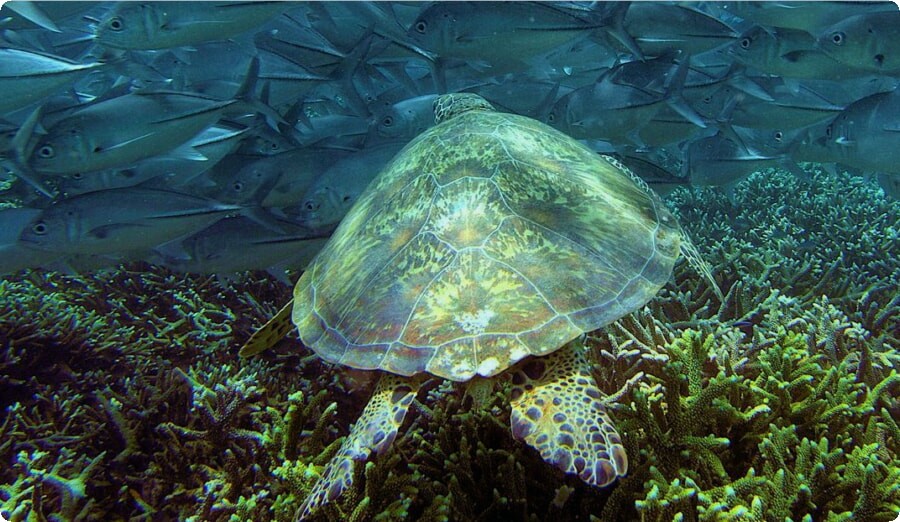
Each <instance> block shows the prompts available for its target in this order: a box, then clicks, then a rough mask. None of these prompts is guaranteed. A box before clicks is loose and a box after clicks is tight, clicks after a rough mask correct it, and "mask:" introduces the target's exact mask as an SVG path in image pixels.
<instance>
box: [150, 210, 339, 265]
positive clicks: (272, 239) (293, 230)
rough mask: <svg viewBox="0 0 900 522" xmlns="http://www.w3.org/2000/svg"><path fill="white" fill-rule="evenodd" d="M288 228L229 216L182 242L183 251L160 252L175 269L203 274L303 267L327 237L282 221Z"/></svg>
mask: <svg viewBox="0 0 900 522" xmlns="http://www.w3.org/2000/svg"><path fill="white" fill-rule="evenodd" d="M279 223H280V224H281V225H282V227H283V228H284V229H285V230H286V233H285V234H277V233H274V232H273V231H272V230H270V229H268V228H266V227H263V226H261V225H259V224H258V223H255V222H254V221H252V220H250V219H247V218H245V217H233V218H226V219H222V220H219V221H217V222H216V223H214V224H213V225H210V226H209V227H207V228H205V229H204V230H201V231H200V232H197V233H196V234H194V235H192V236H190V237H188V238H186V239H184V240H182V241H180V242H179V248H180V250H181V252H178V251H173V250H172V249H171V248H168V247H167V248H166V249H165V251H163V252H160V253H161V254H162V255H163V264H164V265H166V266H168V267H169V268H171V269H173V270H179V271H183V272H194V273H202V274H230V273H234V272H243V271H246V270H254V269H260V268H268V267H272V266H275V265H278V266H282V267H289V268H294V269H299V270H302V269H303V268H305V267H306V265H307V264H309V262H310V261H311V260H312V258H313V257H315V255H316V254H317V253H319V250H321V249H322V247H323V246H324V245H325V243H326V242H327V241H328V237H327V236H326V237H316V236H315V234H313V232H312V231H311V230H309V229H306V228H304V227H302V226H299V225H296V224H292V223H289V222H279Z"/></svg>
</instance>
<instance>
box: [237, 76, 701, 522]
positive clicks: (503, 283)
mask: <svg viewBox="0 0 900 522" xmlns="http://www.w3.org/2000/svg"><path fill="white" fill-rule="evenodd" d="M435 119H436V123H437V125H436V126H435V127H433V128H431V129H430V130H428V131H426V132H424V133H422V134H421V135H419V136H418V137H417V138H415V139H414V140H413V141H412V142H410V143H409V144H408V145H407V146H406V147H405V148H404V149H403V150H401V151H400V152H399V153H398V154H397V156H396V157H394V158H393V160H391V162H389V163H388V165H387V166H386V167H385V168H384V170H383V171H382V172H381V173H380V174H379V175H378V177H376V178H375V180H374V181H373V182H372V183H371V184H370V185H369V187H368V188H367V189H366V190H365V192H364V193H363V194H362V195H361V196H360V199H359V200H358V201H357V203H356V204H355V206H354V207H353V208H352V209H351V210H350V212H349V213H348V214H347V216H346V217H345V218H344V220H343V221H342V222H341V224H340V226H339V227H338V228H337V230H336V231H335V232H334V235H333V236H332V237H331V239H330V240H329V242H328V243H327V244H326V246H325V247H324V248H323V250H322V251H321V252H320V253H319V254H318V256H317V257H316V258H315V259H314V260H313V262H312V263H311V264H310V265H309V266H308V267H307V269H306V271H305V272H304V273H303V275H302V276H301V277H300V280H299V281H298V282H297V285H296V287H295V288H294V297H293V301H292V303H288V305H287V306H285V307H284V308H283V309H282V310H281V311H280V312H279V313H278V315H276V317H275V318H273V319H272V320H271V321H270V322H269V323H267V325H266V326H264V327H263V328H262V329H261V330H260V331H258V332H257V333H255V334H254V335H253V336H252V337H251V338H250V340H249V341H248V342H247V344H246V345H245V346H244V347H243V348H242V350H241V355H244V356H247V355H252V354H254V353H257V352H259V351H261V350H262V349H264V348H265V347H267V346H270V345H272V344H274V342H275V341H277V340H278V339H280V338H281V337H283V336H284V335H285V334H286V333H287V332H288V331H289V330H290V328H291V324H290V323H291V321H292V322H293V324H295V325H296V327H297V329H298V331H299V334H300V339H301V340H302V342H303V343H304V344H305V345H306V346H308V347H310V348H312V349H313V350H314V351H315V352H316V353H317V354H318V355H319V356H320V357H321V358H322V359H324V360H326V361H328V362H331V363H337V364H341V365H346V366H349V367H352V368H357V369H365V370H381V371H382V372H384V373H383V376H382V377H381V379H380V381H379V383H378V385H377V386H376V390H375V392H374V395H373V397H372V399H371V400H370V402H369V403H368V405H367V406H366V407H365V409H364V410H363V413H362V415H361V418H360V419H359V420H358V421H357V422H356V423H355V424H354V426H353V428H352V429H351V431H350V434H349V436H348V437H347V438H346V440H345V442H344V443H343V446H342V447H341V449H340V450H339V452H338V453H337V455H336V456H335V457H334V458H333V459H332V461H331V462H330V463H329V464H328V465H327V466H326V469H325V471H324V473H323V476H322V479H321V480H320V481H319V483H318V484H317V485H316V486H315V487H314V488H313V491H312V493H311V494H310V495H309V497H308V498H307V500H306V502H305V504H304V506H303V508H302V509H303V515H302V516H301V518H302V517H303V516H306V514H308V513H310V512H311V511H312V510H313V509H315V508H316V507H318V506H320V505H322V504H323V503H325V502H327V501H329V500H332V499H334V498H336V497H337V496H338V495H340V493H341V492H342V491H343V490H344V489H346V488H347V487H348V486H349V485H350V484H351V481H352V477H353V466H354V463H355V462H357V461H360V460H365V459H366V458H367V457H368V456H369V454H370V453H371V452H373V451H374V452H376V453H380V452H382V451H384V450H385V449H386V448H387V447H388V446H389V445H390V443H391V442H392V441H393V439H394V437H395V436H396V434H397V430H398V429H399V427H400V425H401V423H402V422H403V418H404V416H405V415H406V412H407V410H408V408H409V405H410V403H411V402H412V400H413V399H414V397H415V395H416V392H417V390H418V387H419V384H420V383H421V382H422V380H423V379H422V377H421V376H422V375H427V374H431V375H434V376H438V377H442V378H445V379H450V380H453V381H468V380H470V379H473V378H475V377H477V376H481V377H485V378H488V377H493V376H495V375H498V374H500V373H501V372H504V370H507V369H510V368H512V369H511V371H509V372H506V375H511V377H512V381H513V386H512V396H511V397H510V403H511V406H512V414H511V424H512V432H513V435H514V436H515V437H516V438H517V439H521V440H524V441H525V442H526V443H527V444H529V445H531V446H532V447H534V448H536V449H537V450H538V451H539V452H540V454H541V456H542V457H543V458H544V460H546V461H547V462H549V463H551V464H553V465H555V466H557V467H558V468H560V469H562V470H563V471H564V472H567V473H574V474H577V475H578V476H579V477H580V478H581V479H582V480H584V481H585V482H587V483H589V484H592V485H595V486H605V485H607V484H609V483H611V482H612V481H614V480H615V479H616V478H617V477H619V476H622V475H624V474H625V472H626V470H627V467H628V464H627V459H626V454H625V450H624V448H623V446H622V444H621V440H620V438H619V434H618V433H617V432H616V429H615V427H614V426H613V424H612V422H611V420H610V418H609V416H608V415H607V414H606V411H605V408H604V406H603V403H602V402H601V399H602V398H603V395H602V393H601V392H600V390H599V388H598V386H597V384H596V382H595V381H594V379H593V377H592V376H591V368H590V364H589V363H588V360H587V358H586V357H585V354H584V347H583V345H582V343H581V342H580V337H581V336H582V334H583V333H585V332H588V331H591V330H594V329H597V328H599V327H601V326H603V325H606V324H608V323H610V322H612V321H614V320H616V319H618V318H619V317H622V316H623V315H625V314H627V313H629V312H631V311H633V310H635V309H636V308H638V307H640V306H642V305H644V304H645V303H646V302H647V301H649V300H650V299H651V298H652V297H653V296H654V295H655V294H656V293H657V291H658V290H659V289H660V288H661V287H662V286H663V285H664V284H665V283H666V282H667V281H668V280H669V278H670V277H671V274H672V267H673V265H674V264H675V261H676V259H677V258H678V256H679V253H680V252H681V251H682V250H684V248H685V247H686V245H688V244H689V242H688V241H686V240H685V236H684V235H683V233H682V231H681V229H680V227H679V225H678V223H677V221H676V220H675V218H674V217H673V216H672V214H670V212H669V211H668V210H667V209H666V207H665V205H664V204H663V203H662V202H661V201H660V200H659V199H658V198H657V197H656V196H655V195H654V194H653V192H652V191H651V190H650V189H649V188H648V187H647V186H646V185H645V184H644V183H643V182H641V181H640V179H639V178H636V177H634V176H633V175H632V174H631V173H630V172H629V171H628V170H627V169H625V168H624V167H623V166H621V165H619V164H616V163H614V162H611V161H609V160H607V159H604V157H601V156H600V155H598V154H596V153H595V152H593V151H591V150H589V149H588V148H586V147H584V146H583V145H581V144H579V143H578V142H577V141H575V140H573V139H571V138H569V137H567V136H566V135H564V134H562V133H560V132H558V131H556V130H554V129H552V128H550V127H548V126H546V125H544V124H542V123H540V122H537V121H535V120H533V119H530V118H526V117H523V116H517V115H512V114H504V113H499V112H496V111H494V110H493V107H492V106H491V105H490V104H489V103H488V102H487V101H485V100H484V99H483V98H481V97H479V96H477V95H474V94H462V93H459V94H450V95H444V96H441V97H439V98H437V99H436V100H435ZM688 257H689V258H691V257H693V258H695V259H696V256H688ZM528 356H541V357H529V358H528V360H527V361H524V362H523V363H519V364H517V363H518V362H519V361H520V360H522V359H525V358H526V357H528Z"/></svg>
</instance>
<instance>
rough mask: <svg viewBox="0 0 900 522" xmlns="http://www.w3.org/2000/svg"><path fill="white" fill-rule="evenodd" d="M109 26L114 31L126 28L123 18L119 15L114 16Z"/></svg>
mask: <svg viewBox="0 0 900 522" xmlns="http://www.w3.org/2000/svg"><path fill="white" fill-rule="evenodd" d="M107 26H108V27H109V28H110V29H111V30H113V31H121V30H122V29H124V28H125V25H124V24H123V23H122V19H121V18H119V17H118V16H116V17H114V18H112V19H111V20H110V21H109V23H108V24H107Z"/></svg>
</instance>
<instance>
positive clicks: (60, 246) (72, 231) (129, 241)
mask: <svg viewBox="0 0 900 522" xmlns="http://www.w3.org/2000/svg"><path fill="white" fill-rule="evenodd" d="M240 209H241V207H239V206H236V205H224V204H222V203H219V202H217V201H214V200H211V199H207V198H201V197H197V196H190V195H187V194H181V193H178V192H172V191H168V190H155V189H147V188H137V187H133V188H125V189H113V190H104V191H101V192H89V193H87V194H82V195H80V196H75V197H73V198H68V199H63V200H59V201H57V202H56V203H54V204H53V205H51V206H49V207H47V208H46V209H44V210H43V211H42V212H41V213H40V215H38V216H37V217H35V218H34V220H33V221H32V222H31V223H30V225H29V226H28V227H26V228H25V230H23V232H22V234H21V236H20V237H19V240H20V241H22V242H23V244H25V245H26V246H29V247H31V248H38V249H41V250H46V251H49V252H57V253H67V254H114V253H127V252H134V251H138V252H141V251H144V250H146V249H149V248H152V247H154V246H156V245H159V244H161V243H164V242H167V241H171V240H173V239H176V238H178V237H181V236H185V235H187V234H191V233H193V232H197V231H198V230H201V229H203V228H204V227H207V226H209V225H211V224H212V223H213V222H215V221H217V220H219V219H221V218H223V217H225V216H226V215H228V214H232V213H237V212H238V211H239V210H240Z"/></svg>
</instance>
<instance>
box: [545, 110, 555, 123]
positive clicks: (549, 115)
mask: <svg viewBox="0 0 900 522" xmlns="http://www.w3.org/2000/svg"><path fill="white" fill-rule="evenodd" d="M547 121H548V122H550V123H553V122H554V121H556V114H554V113H552V112H551V113H550V114H548V115H547Z"/></svg>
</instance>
